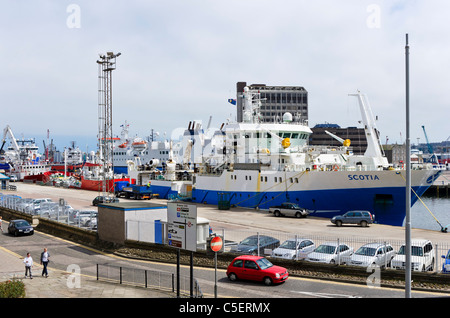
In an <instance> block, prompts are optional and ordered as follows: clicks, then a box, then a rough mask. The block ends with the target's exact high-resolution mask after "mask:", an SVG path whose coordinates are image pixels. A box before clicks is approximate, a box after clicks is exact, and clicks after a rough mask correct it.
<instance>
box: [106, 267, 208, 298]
mask: <svg viewBox="0 0 450 318" xmlns="http://www.w3.org/2000/svg"><path fill="white" fill-rule="evenodd" d="M97 280H104V281H109V282H113V283H119V284H124V285H131V286H137V287H143V288H152V289H158V290H162V291H167V292H172V293H177V295H180V296H185V297H188V296H192V297H193V298H203V294H202V291H201V289H200V286H199V284H198V282H197V280H196V279H195V278H194V279H193V285H192V286H193V288H192V292H191V287H190V286H191V280H190V277H187V276H183V275H180V276H179V281H178V282H177V278H176V276H175V274H173V273H169V272H161V271H153V270H146V269H137V268H129V267H122V266H116V265H109V264H97ZM178 283H179V289H178V288H177V286H178Z"/></svg>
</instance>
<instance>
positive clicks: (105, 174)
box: [97, 52, 121, 196]
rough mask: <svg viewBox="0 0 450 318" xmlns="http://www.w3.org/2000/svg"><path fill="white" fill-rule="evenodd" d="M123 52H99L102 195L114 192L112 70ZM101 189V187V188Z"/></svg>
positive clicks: (99, 129)
mask: <svg viewBox="0 0 450 318" xmlns="http://www.w3.org/2000/svg"><path fill="white" fill-rule="evenodd" d="M120 54H121V53H117V54H114V53H113V52H107V53H106V55H105V54H99V55H100V59H99V60H97V64H98V145H99V152H100V162H101V164H102V170H101V176H102V189H101V191H102V195H103V196H110V194H111V193H114V183H113V182H111V181H108V180H111V179H114V167H113V134H112V71H113V70H115V69H116V58H117V57H118V56H119V55H120ZM99 191H100V189H99Z"/></svg>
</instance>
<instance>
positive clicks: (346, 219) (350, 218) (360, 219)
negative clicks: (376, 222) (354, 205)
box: [331, 211, 374, 227]
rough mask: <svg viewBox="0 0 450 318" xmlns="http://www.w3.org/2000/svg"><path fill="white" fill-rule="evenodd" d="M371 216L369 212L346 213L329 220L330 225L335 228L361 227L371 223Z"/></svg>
mask: <svg viewBox="0 0 450 318" xmlns="http://www.w3.org/2000/svg"><path fill="white" fill-rule="evenodd" d="M373 219H374V217H373V215H372V213H370V212H369V211H348V212H347V213H345V214H344V215H338V216H335V217H333V218H332V219H331V223H333V224H336V226H341V225H342V224H344V223H345V224H359V225H361V226H363V227H365V226H367V225H368V224H372V223H373Z"/></svg>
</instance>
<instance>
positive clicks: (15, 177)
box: [9, 175, 17, 182]
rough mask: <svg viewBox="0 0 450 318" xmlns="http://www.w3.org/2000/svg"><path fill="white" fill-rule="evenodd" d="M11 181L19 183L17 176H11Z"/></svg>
mask: <svg viewBox="0 0 450 318" xmlns="http://www.w3.org/2000/svg"><path fill="white" fill-rule="evenodd" d="M9 181H11V182H17V176H16V175H11V176H9Z"/></svg>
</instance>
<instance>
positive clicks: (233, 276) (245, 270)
mask: <svg viewBox="0 0 450 318" xmlns="http://www.w3.org/2000/svg"><path fill="white" fill-rule="evenodd" d="M227 276H228V278H229V279H230V280H231V281H236V280H237V279H244V280H253V281H258V282H264V284H266V285H272V284H278V283H282V282H285V281H286V280H287V279H288V277H289V273H288V271H287V270H286V268H284V267H281V266H276V265H273V264H272V263H271V262H270V261H269V260H267V259H266V258H264V257H261V256H251V255H243V256H239V257H236V258H235V259H234V260H233V261H232V262H231V263H230V265H228V268H227Z"/></svg>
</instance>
